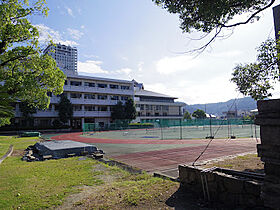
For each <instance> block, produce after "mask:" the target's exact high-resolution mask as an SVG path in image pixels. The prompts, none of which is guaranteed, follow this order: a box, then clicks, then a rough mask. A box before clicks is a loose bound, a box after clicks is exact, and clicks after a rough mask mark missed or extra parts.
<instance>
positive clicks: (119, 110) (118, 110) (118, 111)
mask: <svg viewBox="0 0 280 210" xmlns="http://www.w3.org/2000/svg"><path fill="white" fill-rule="evenodd" d="M124 116H125V115H124V105H123V103H122V102H121V101H118V103H117V104H116V105H114V106H112V107H111V118H112V120H121V119H124V118H125V117H124Z"/></svg>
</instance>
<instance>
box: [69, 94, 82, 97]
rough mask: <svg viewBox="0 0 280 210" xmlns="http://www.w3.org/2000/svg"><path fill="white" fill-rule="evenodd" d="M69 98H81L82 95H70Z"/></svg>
mask: <svg viewBox="0 0 280 210" xmlns="http://www.w3.org/2000/svg"><path fill="white" fill-rule="evenodd" d="M70 98H82V94H81V93H71V94H70Z"/></svg>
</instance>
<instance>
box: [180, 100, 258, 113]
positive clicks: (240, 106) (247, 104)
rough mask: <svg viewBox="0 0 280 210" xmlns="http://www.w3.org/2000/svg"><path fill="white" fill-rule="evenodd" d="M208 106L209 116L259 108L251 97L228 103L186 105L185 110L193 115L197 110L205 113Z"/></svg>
mask: <svg viewBox="0 0 280 210" xmlns="http://www.w3.org/2000/svg"><path fill="white" fill-rule="evenodd" d="M205 105H206V112H207V113H209V114H214V115H216V116H221V115H223V112H227V111H229V109H230V110H232V111H233V110H235V109H237V110H252V109H256V108H257V102H256V101H255V100H253V99H252V98H251V97H245V98H239V99H236V100H235V99H231V100H229V101H226V102H219V103H209V104H193V105H186V106H185V107H184V108H185V109H186V110H187V111H188V112H190V113H193V112H194V111H195V110H197V109H202V110H204V111H205Z"/></svg>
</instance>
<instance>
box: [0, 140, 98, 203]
mask: <svg viewBox="0 0 280 210" xmlns="http://www.w3.org/2000/svg"><path fill="white" fill-rule="evenodd" d="M36 141H38V138H36V137H35V138H34V137H32V138H15V137H0V142H1V148H4V147H8V146H9V145H10V144H13V145H14V149H15V150H21V149H25V148H26V147H27V146H29V145H31V144H34V143H35V142H36ZM2 150H3V151H4V149H2ZM2 150H1V151H2ZM5 152H6V151H5ZM5 152H4V153H5ZM95 164H97V161H94V160H92V159H86V160H79V158H78V157H74V158H67V159H60V160H48V161H43V162H42V161H38V162H25V161H22V160H21V156H16V157H8V158H7V159H5V160H4V161H3V162H2V164H1V165H0V209H16V208H19V207H20V208H23V209H41V208H48V207H52V206H56V205H59V204H61V203H62V201H63V199H64V198H65V197H66V196H67V195H69V193H74V192H77V191H78V189H77V188H74V186H81V185H88V186H90V185H101V184H104V182H103V181H102V180H101V179H98V178H95V176H98V175H100V174H102V172H94V171H93V170H92V169H93V167H94V165H95Z"/></svg>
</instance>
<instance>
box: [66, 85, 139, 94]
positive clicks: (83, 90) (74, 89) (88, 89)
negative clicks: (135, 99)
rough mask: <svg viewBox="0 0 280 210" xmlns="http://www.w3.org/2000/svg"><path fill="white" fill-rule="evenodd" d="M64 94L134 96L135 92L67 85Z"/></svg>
mask: <svg viewBox="0 0 280 210" xmlns="http://www.w3.org/2000/svg"><path fill="white" fill-rule="evenodd" d="M63 89H64V92H80V93H103V94H114V95H131V96H132V95H134V91H133V90H132V89H130V90H122V89H111V88H98V87H88V86H73V85H65V86H64V87H63Z"/></svg>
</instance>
